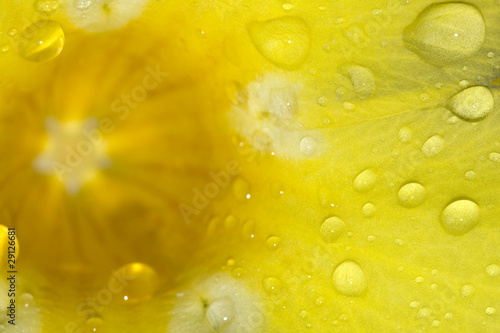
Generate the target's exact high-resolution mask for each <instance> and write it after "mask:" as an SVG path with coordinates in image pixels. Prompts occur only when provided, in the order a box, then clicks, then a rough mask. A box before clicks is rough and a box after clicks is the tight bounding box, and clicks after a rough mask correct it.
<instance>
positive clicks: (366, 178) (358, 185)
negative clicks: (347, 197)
mask: <svg viewBox="0 0 500 333" xmlns="http://www.w3.org/2000/svg"><path fill="white" fill-rule="evenodd" d="M376 181H377V174H376V173H375V171H373V170H372V169H366V170H364V171H363V172H361V173H360V174H359V175H358V176H357V177H356V178H355V179H354V183H353V186H354V189H355V190H356V191H358V192H367V191H369V190H371V189H372V188H373V186H374V185H375V182H376Z"/></svg>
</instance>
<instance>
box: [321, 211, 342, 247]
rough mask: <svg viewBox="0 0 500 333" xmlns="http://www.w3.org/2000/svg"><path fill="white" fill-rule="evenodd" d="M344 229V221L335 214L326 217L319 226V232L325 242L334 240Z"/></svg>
mask: <svg viewBox="0 0 500 333" xmlns="http://www.w3.org/2000/svg"><path fill="white" fill-rule="evenodd" d="M344 230H345V222H344V221H343V220H341V219H340V218H338V217H336V216H332V217H329V218H327V219H326V220H325V221H324V222H323V223H322V224H321V228H320V234H321V237H322V238H323V240H324V241H325V242H327V243H332V242H334V241H336V240H337V239H338V238H339V237H340V235H341V234H342V233H343V232H344Z"/></svg>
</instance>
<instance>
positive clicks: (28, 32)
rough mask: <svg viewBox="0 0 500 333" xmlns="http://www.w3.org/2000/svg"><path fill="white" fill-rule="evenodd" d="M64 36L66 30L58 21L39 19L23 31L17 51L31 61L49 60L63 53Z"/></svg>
mask: <svg viewBox="0 0 500 333" xmlns="http://www.w3.org/2000/svg"><path fill="white" fill-rule="evenodd" d="M64 38H65V37H64V31H63V29H62V28H61V26H60V25H59V24H58V23H56V22H54V21H50V20H42V21H37V22H35V23H33V24H32V25H30V26H29V27H27V28H26V29H25V30H24V31H23V32H22V33H21V36H20V38H19V40H18V43H17V51H18V53H19V55H20V56H21V57H23V58H24V59H26V60H29V61H33V62H45V61H49V60H52V59H54V58H55V57H57V56H58V55H59V53H61V51H62V49H63V46H64Z"/></svg>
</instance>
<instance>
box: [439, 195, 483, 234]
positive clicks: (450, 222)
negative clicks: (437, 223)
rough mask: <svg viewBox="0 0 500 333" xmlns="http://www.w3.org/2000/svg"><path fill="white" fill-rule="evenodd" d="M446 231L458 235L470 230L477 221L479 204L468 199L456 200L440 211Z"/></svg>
mask: <svg viewBox="0 0 500 333" xmlns="http://www.w3.org/2000/svg"><path fill="white" fill-rule="evenodd" d="M441 222H442V223H443V227H444V229H445V230H446V232H448V233H450V234H452V235H455V236H460V235H463V234H465V233H467V232H469V231H471V230H472V229H473V228H474V227H475V226H476V225H477V224H478V223H479V206H478V205H477V204H476V203H475V202H472V201H470V200H465V199H463V200H457V201H454V202H452V203H451V204H449V205H448V206H447V207H446V208H445V209H444V210H443V212H442V213H441Z"/></svg>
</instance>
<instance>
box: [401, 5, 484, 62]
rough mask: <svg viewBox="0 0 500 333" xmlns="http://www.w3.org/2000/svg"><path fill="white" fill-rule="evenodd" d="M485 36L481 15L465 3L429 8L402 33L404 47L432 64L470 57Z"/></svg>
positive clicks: (431, 6) (478, 47) (479, 46)
mask: <svg viewBox="0 0 500 333" xmlns="http://www.w3.org/2000/svg"><path fill="white" fill-rule="evenodd" d="M485 36H486V28H485V23H484V19H483V16H482V15H481V12H480V11H479V10H478V9H477V8H476V7H474V6H472V5H469V4H465V3H441V4H433V5H430V6H428V7H427V8H425V9H424V10H423V11H422V12H421V13H420V14H419V15H418V16H417V19H416V20H415V22H413V23H412V24H411V25H409V26H408V27H407V28H406V29H405V30H404V33H403V39H404V41H405V45H406V47H407V48H408V49H410V50H411V51H413V52H415V53H417V54H418V55H419V56H420V57H422V58H423V59H424V60H426V61H428V62H429V63H431V64H434V65H446V64H450V63H455V62H457V61H462V60H465V59H467V58H469V57H470V56H472V55H474V54H475V53H476V52H477V51H478V50H479V49H480V48H481V46H482V45H483V42H484V39H485Z"/></svg>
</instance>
